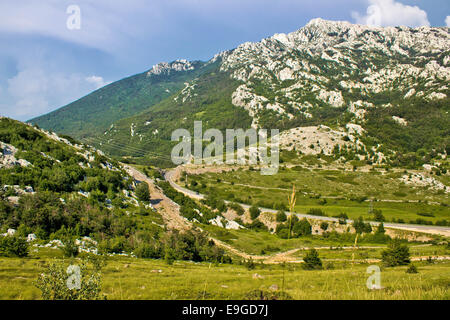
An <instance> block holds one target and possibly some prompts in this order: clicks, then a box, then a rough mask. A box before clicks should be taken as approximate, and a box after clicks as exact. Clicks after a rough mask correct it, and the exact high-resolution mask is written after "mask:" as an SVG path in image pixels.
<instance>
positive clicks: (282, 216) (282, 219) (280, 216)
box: [277, 210, 287, 222]
mask: <svg viewBox="0 0 450 320" xmlns="http://www.w3.org/2000/svg"><path fill="white" fill-rule="evenodd" d="M286 220H287V216H286V213H284V211H283V210H279V211H278V212H277V222H285V221H286Z"/></svg>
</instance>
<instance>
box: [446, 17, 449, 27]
mask: <svg viewBox="0 0 450 320" xmlns="http://www.w3.org/2000/svg"><path fill="white" fill-rule="evenodd" d="M445 24H446V25H447V27H450V16H447V18H445Z"/></svg>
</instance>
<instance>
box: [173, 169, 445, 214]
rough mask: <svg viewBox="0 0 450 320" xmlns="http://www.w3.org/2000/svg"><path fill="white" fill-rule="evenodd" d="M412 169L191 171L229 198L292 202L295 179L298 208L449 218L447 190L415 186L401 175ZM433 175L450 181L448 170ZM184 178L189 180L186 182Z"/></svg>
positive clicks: (202, 187) (192, 182) (203, 189)
mask: <svg viewBox="0 0 450 320" xmlns="http://www.w3.org/2000/svg"><path fill="white" fill-rule="evenodd" d="M411 172H412V171H411ZM411 172H408V171H404V170H401V171H396V172H385V171H382V172H380V171H369V172H362V171H356V172H353V171H342V170H322V169H309V168H304V167H300V166H298V167H294V168H290V169H288V168H282V169H281V170H280V171H279V172H278V174H276V175H273V176H263V175H261V174H260V172H259V171H258V170H255V171H250V170H243V169H237V170H234V171H230V172H223V173H205V174H202V175H190V176H189V177H188V187H189V188H190V189H193V190H196V191H199V192H200V193H204V194H215V195H216V196H217V197H219V198H223V199H225V200H230V201H236V202H241V203H248V204H258V205H260V206H262V207H268V208H273V206H274V205H276V204H286V203H287V195H288V194H289V192H290V190H291V189H292V185H295V187H296V190H297V204H296V207H295V210H296V212H299V213H307V211H308V210H309V209H311V208H320V209H322V210H323V211H324V212H325V213H326V214H327V215H328V216H335V215H338V214H340V213H343V212H344V213H346V214H347V215H348V216H349V218H357V217H359V216H363V217H364V218H365V219H366V220H370V218H371V216H370V214H369V213H368V212H369V208H370V206H372V208H374V209H380V210H382V212H383V215H384V217H385V218H386V220H387V221H392V219H394V218H395V219H403V221H404V222H410V221H413V220H416V219H422V220H425V221H430V222H432V223H436V221H439V220H450V208H449V197H448V194H446V193H445V192H444V191H443V190H440V191H439V190H433V189H431V188H426V187H413V186H411V185H407V184H405V183H403V182H402V181H400V179H399V178H401V177H402V176H403V175H405V174H406V175H407V174H409V173H411ZM433 178H435V179H436V180H438V181H441V182H442V183H444V184H448V177H447V176H433ZM180 184H181V185H184V182H180ZM268 194H270V197H268ZM269 199H270V200H269ZM370 200H373V201H370Z"/></svg>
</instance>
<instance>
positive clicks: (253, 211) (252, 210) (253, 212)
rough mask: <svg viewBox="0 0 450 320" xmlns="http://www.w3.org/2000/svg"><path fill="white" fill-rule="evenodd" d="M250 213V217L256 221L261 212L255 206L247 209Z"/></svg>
mask: <svg viewBox="0 0 450 320" xmlns="http://www.w3.org/2000/svg"><path fill="white" fill-rule="evenodd" d="M249 212H250V217H251V218H252V219H253V220H254V219H257V218H258V217H259V215H260V214H261V211H260V210H259V208H258V207H257V206H251V207H250V209H249Z"/></svg>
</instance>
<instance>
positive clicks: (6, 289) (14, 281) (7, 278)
mask: <svg viewBox="0 0 450 320" xmlns="http://www.w3.org/2000/svg"><path fill="white" fill-rule="evenodd" d="M436 250H441V249H439V248H437V249H436ZM413 252H414V251H413ZM320 255H321V256H322V255H327V254H324V253H322V250H320ZM52 259H62V255H61V253H60V251H59V250H54V249H47V248H45V249H40V250H39V251H38V252H32V253H31V254H30V256H29V257H28V258H1V259H0V299H40V297H41V296H40V291H39V290H38V289H37V288H35V287H34V285H33V281H35V280H36V279H37V277H38V275H39V274H40V273H41V272H43V271H44V265H45V263H47V262H49V261H51V260H52ZM324 260H325V261H326V259H324ZM66 262H67V263H68V261H67V260H66ZM415 265H416V266H417V267H418V269H419V273H417V274H408V273H406V272H405V271H406V269H407V267H406V266H405V267H395V268H382V269H381V270H382V271H381V286H382V287H383V289H381V290H369V289H367V287H366V281H367V279H368V277H369V274H368V273H366V270H367V267H368V264H355V265H352V264H350V263H339V262H334V269H329V270H318V271H307V270H303V269H302V268H301V265H299V264H290V265H286V266H282V265H260V264H255V268H254V269H252V270H248V268H247V267H246V266H244V265H239V264H227V265H214V264H209V263H193V262H178V261H177V262H175V263H174V264H173V265H167V264H166V263H165V262H164V261H162V260H145V259H136V258H128V257H111V258H109V259H108V261H107V265H106V267H104V269H103V290H102V292H103V293H104V294H105V295H106V297H107V299H110V300H112V299H193V300H197V299H200V300H201V299H208V300H211V299H212V300H214V299H245V298H246V295H247V294H248V293H249V292H250V291H252V290H257V289H261V290H270V289H269V288H270V287H271V286H273V285H276V286H278V287H279V288H281V286H282V279H283V270H284V273H285V291H286V292H287V293H288V294H289V295H290V296H291V297H292V298H293V299H396V300H399V299H449V291H448V289H449V286H450V261H444V262H435V263H432V264H430V263H428V262H416V263H415ZM159 271H161V272H159ZM256 274H257V275H256Z"/></svg>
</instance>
